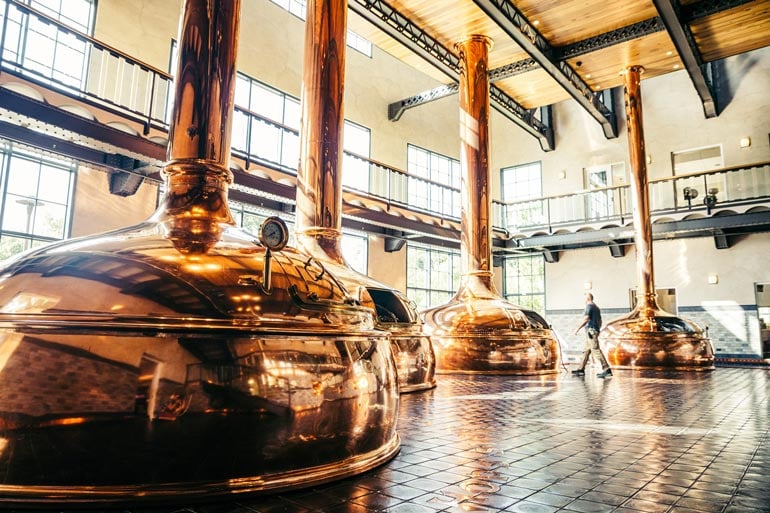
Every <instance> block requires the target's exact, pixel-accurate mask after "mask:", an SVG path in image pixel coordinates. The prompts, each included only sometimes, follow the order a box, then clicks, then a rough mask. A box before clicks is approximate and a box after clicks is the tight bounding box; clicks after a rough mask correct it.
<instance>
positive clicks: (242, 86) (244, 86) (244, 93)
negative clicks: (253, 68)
mask: <svg viewBox="0 0 770 513" xmlns="http://www.w3.org/2000/svg"><path fill="white" fill-rule="evenodd" d="M250 92H251V80H249V78H248V77H246V76H244V75H241V74H240V73H238V75H237V76H236V77H235V105H237V106H239V107H243V108H244V109H247V110H248V109H249V93H250Z"/></svg>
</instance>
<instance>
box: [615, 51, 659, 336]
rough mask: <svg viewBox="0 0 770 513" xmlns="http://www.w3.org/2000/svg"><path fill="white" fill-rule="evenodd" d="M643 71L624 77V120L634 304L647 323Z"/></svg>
mask: <svg viewBox="0 0 770 513" xmlns="http://www.w3.org/2000/svg"><path fill="white" fill-rule="evenodd" d="M643 72H644V68H643V67H641V66H631V67H629V68H627V69H626V72H625V73H624V74H623V81H624V88H623V92H624V97H625V105H626V118H627V123H628V153H629V160H630V163H631V201H632V203H633V219H634V227H635V228H636V232H635V233H636V235H635V237H634V245H635V246H636V269H637V276H638V284H639V289H638V291H637V304H638V305H639V309H640V314H641V316H642V317H643V318H644V319H646V320H647V321H649V322H652V319H653V317H654V315H655V310H656V309H657V301H656V299H655V278H654V276H653V256H652V221H651V220H650V195H649V190H648V184H647V162H646V157H645V151H644V127H643V123H642V93H641V88H640V82H641V78H640V77H641V74H642V73H643Z"/></svg>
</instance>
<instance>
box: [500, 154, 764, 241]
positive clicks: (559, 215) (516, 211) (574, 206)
mask: <svg viewBox="0 0 770 513" xmlns="http://www.w3.org/2000/svg"><path fill="white" fill-rule="evenodd" d="M630 193H631V191H630V187H629V186H627V185H626V186H622V187H606V188H602V189H595V190H590V191H582V192H578V193H575V194H566V195H559V196H548V197H544V198H536V199H532V200H525V201H517V202H512V203H498V202H495V203H494V209H493V210H494V214H493V215H494V218H493V224H494V225H495V226H496V227H501V228H506V229H507V230H508V231H510V232H515V233H519V232H525V231H538V230H548V231H551V230H553V229H555V228H558V227H560V226H569V225H577V224H580V225H589V224H594V223H605V222H612V223H619V224H624V223H626V222H627V221H628V220H629V219H630V218H631V214H632V211H631V209H632V203H631V200H630ZM649 195H650V210H651V212H652V214H653V215H665V214H670V213H677V212H683V211H689V210H704V209H705V210H706V211H707V212H710V210H711V209H712V208H724V207H728V206H730V205H738V204H742V203H750V202H756V201H760V200H766V199H767V198H768V197H770V163H768V162H765V163H759V164H753V165H747V166H736V167H731V168H727V169H721V170H718V171H708V172H704V173H696V174H688V175H680V176H673V177H670V178H662V179H658V180H650V182H649ZM687 198H689V201H688V199H687Z"/></svg>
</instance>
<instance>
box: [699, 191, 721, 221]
mask: <svg viewBox="0 0 770 513" xmlns="http://www.w3.org/2000/svg"><path fill="white" fill-rule="evenodd" d="M718 192H719V189H717V188H716V187H714V188H711V189H709V190H708V191H706V196H705V197H704V198H703V204H704V205H706V212H708V215H711V209H712V208H714V205H716V204H717V193H718Z"/></svg>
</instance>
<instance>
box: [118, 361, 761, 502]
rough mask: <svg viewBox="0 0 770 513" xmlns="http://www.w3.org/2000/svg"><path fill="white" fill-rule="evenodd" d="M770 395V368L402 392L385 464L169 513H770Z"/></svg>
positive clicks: (453, 381) (467, 382) (444, 382)
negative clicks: (395, 448) (398, 444)
mask: <svg viewBox="0 0 770 513" xmlns="http://www.w3.org/2000/svg"><path fill="white" fill-rule="evenodd" d="M769 392H770V371H769V370H767V369H734V368H719V369H717V370H716V371H714V372H705V373H682V372H671V373H662V372H630V371H625V372H624V371H616V374H615V376H614V377H612V378H611V379H608V380H602V379H598V378H596V377H595V372H592V373H589V374H588V375H587V376H586V377H583V378H575V377H572V376H569V375H568V374H567V373H566V372H563V373H561V374H559V375H554V376H545V377H502V376H439V385H438V387H437V388H436V389H435V390H431V391H427V392H419V393H415V394H408V395H404V396H402V397H401V411H400V419H399V426H400V428H399V433H400V435H401V439H402V448H401V452H400V453H399V454H398V456H396V457H395V458H394V459H393V460H392V461H390V462H389V463H388V464H386V465H384V466H382V467H379V468H377V469H374V470H372V471H370V472H368V473H366V474H363V475H361V476H358V477H355V478H350V479H346V480H343V481H338V482H336V483H331V484H328V485H324V486H318V487H315V488H312V489H307V490H300V491H296V492H292V493H286V494H280V495H275V496H271V497H261V498H253V499H251V500H243V501H241V502H238V503H232V502H227V503H216V504H206V505H197V506H189V507H187V506H181V505H180V506H178V507H175V508H170V509H164V510H162V511H164V512H167V513H171V512H176V513H274V512H296V513H302V512H327V513H343V512H351V513H365V512H373V511H387V512H392V513H433V512H438V511H442V512H450V513H451V512H486V511H505V512H519V513H548V512H555V511H560V512H579V513H581V512H582V513H603V512H608V513H609V512H617V513H620V512H650V513H659V512H660V513H663V512H678V513H694V512H706V513H716V512H722V513H738V512H740V513H753V512H770V443H768V442H770V440H768V437H769V435H770V402H768V395H769ZM148 511H149V510H146V509H138V508H137V509H131V508H128V509H122V510H120V512H121V513H129V512H131V513H136V512H142V513H147V512H148ZM152 511H154V512H155V511H159V510H158V509H154V510H152Z"/></svg>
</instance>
